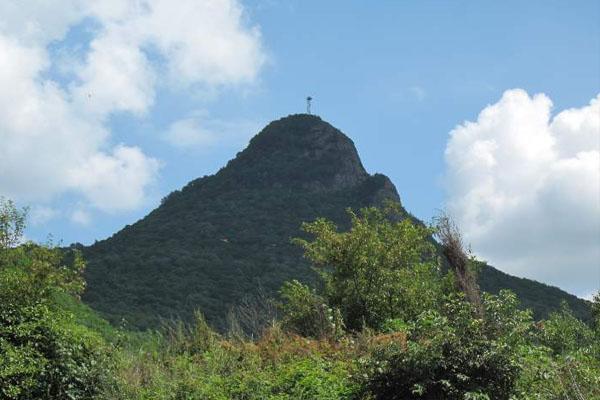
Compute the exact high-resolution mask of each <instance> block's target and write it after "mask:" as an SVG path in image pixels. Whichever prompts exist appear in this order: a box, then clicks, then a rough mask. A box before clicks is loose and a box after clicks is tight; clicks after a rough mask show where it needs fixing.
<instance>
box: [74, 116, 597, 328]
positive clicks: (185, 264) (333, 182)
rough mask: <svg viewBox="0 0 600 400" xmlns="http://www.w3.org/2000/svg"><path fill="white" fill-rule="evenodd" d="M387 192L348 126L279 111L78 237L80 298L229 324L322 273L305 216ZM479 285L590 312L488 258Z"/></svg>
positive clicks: (128, 310) (115, 317) (131, 321)
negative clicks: (179, 181) (98, 231)
mask: <svg viewBox="0 0 600 400" xmlns="http://www.w3.org/2000/svg"><path fill="white" fill-rule="evenodd" d="M384 199H391V200H394V201H397V202H398V201H399V200H400V199H399V197H398V194H397V193H396V189H395V188H394V186H393V184H392V183H391V182H390V181H389V179H388V178H387V177H385V176H383V175H377V174H376V175H372V176H369V175H368V174H367V172H366V171H365V170H364V168H363V167H362V165H361V162H360V159H359V157H358V154H357V152H356V149H355V148H354V145H353V143H352V141H351V140H350V139H349V138H348V137H346V136H345V135H344V134H343V133H341V132H340V131H338V130H337V129H335V128H333V127H332V126H331V125H329V124H327V123H326V122H324V121H321V120H320V119H319V118H318V117H316V116H310V115H295V116H290V117H287V118H283V119H281V120H279V121H275V122H272V123H271V124H269V125H268V126H267V127H266V128H265V129H264V130H263V131H262V132H261V133H260V134H258V135H257V136H255V137H254V138H253V139H252V140H251V142H250V145H249V146H248V148H247V149H245V150H244V151H242V152H241V153H239V154H238V155H237V156H236V158H235V159H233V160H231V161H230V162H229V163H228V165H227V166H226V167H225V168H223V169H221V170H220V171H219V172H218V173H217V174H215V175H212V176H207V177H203V178H200V179H197V180H194V181H192V182H190V183H189V184H188V185H186V186H185V187H184V188H183V189H182V190H181V191H175V192H173V193H171V194H170V195H169V196H167V197H166V198H165V199H164V201H163V202H162V204H161V206H160V207H158V208H157V209H156V210H154V211H152V212H151V213H150V214H149V215H148V216H146V217H145V218H143V219H142V220H140V221H138V222H136V223H135V224H133V225H131V226H127V227H125V228H124V229H123V230H121V231H120V232H118V233H117V234H115V235H114V236H113V237H111V238H109V239H107V240H104V241H100V242H98V243H96V244H94V245H92V246H90V247H83V246H77V247H78V248H80V249H81V250H82V251H83V253H84V256H85V258H86V260H88V267H87V268H86V272H85V274H86V280H87V281H88V288H87V290H86V292H85V293H84V295H83V299H84V301H85V302H86V303H88V304H90V305H91V306H92V307H93V308H95V309H96V310H98V311H100V312H101V313H102V314H103V315H104V316H105V317H107V318H108V319H109V320H110V321H111V322H113V323H115V324H122V323H123V320H125V323H126V324H127V325H128V326H131V327H136V328H142V329H143V328H148V327H152V328H156V327H158V326H160V323H161V320H163V319H171V318H183V319H185V320H188V321H190V320H191V319H192V318H193V313H194V310H195V309H196V308H200V309H202V311H203V313H204V314H205V316H206V318H207V320H208V321H209V322H210V323H211V324H213V325H215V326H217V327H218V328H219V329H220V330H224V329H225V328H226V326H227V322H226V315H227V313H228V311H229V309H230V308H231V307H234V306H236V305H237V304H239V303H241V302H243V301H244V300H245V298H246V297H247V296H253V295H256V294H257V292H258V289H257V288H261V290H263V291H264V292H265V293H267V294H268V295H270V296H276V295H277V291H278V290H279V288H280V287H281V285H282V284H283V283H284V282H285V281H289V280H292V279H297V280H298V281H300V282H302V283H304V284H311V285H312V284H313V283H314V282H315V280H316V278H317V276H316V274H315V273H314V272H313V270H312V269H311V267H310V263H309V262H307V260H304V259H302V252H301V251H300V249H299V248H298V247H297V246H295V245H293V244H291V243H290V239H291V238H294V237H298V236H301V235H302V233H301V231H300V225H301V223H302V222H305V221H314V220H315V219H316V218H318V217H324V218H327V219H328V220H330V221H332V222H333V223H335V224H336V225H338V226H339V227H340V228H342V229H344V228H347V227H348V226H349V225H350V218H349V217H348V215H347V214H346V213H345V212H344V210H345V209H346V208H348V207H350V208H352V209H355V210H356V209H359V208H361V207H365V206H370V205H379V204H381V203H382V201H383V200H384ZM402 213H403V214H404V215H405V216H408V214H407V213H406V212H405V211H402ZM413 220H414V219H413ZM305 237H306V236H305ZM423 273H425V271H423ZM480 285H481V287H482V289H483V290H486V291H488V292H490V293H495V294H497V293H498V292H499V290H501V289H511V290H512V291H514V292H515V293H516V294H517V295H518V296H519V298H520V299H521V300H522V302H523V305H524V306H525V307H528V308H532V309H533V310H534V315H535V317H536V318H538V319H539V318H545V317H546V316H548V314H549V313H550V312H551V311H553V310H557V309H559V307H560V302H561V300H566V301H567V302H568V303H569V306H570V307H571V308H572V309H573V312H574V313H575V314H576V315H577V316H578V317H580V318H584V319H587V318H589V311H588V307H587V306H586V304H585V303H584V302H583V301H581V300H579V299H577V298H576V297H575V296H572V295H569V294H567V293H565V292H563V291H561V290H560V289H558V288H552V287H548V286H546V285H543V284H541V283H537V282H533V281H531V280H527V279H519V278H515V277H512V276H509V275H506V274H504V273H502V272H500V271H498V270H496V269H494V268H491V267H488V266H484V267H483V269H482V272H481V274H480Z"/></svg>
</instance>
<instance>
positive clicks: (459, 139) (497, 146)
mask: <svg viewBox="0 0 600 400" xmlns="http://www.w3.org/2000/svg"><path fill="white" fill-rule="evenodd" d="M551 108H552V102H551V100H550V99H549V98H548V97H547V96H545V95H543V94H538V95H535V96H533V97H530V96H529V95H528V94H527V93H526V92H525V91H523V90H520V89H515V90H509V91H506V92H505V93H504V95H503V96H502V98H501V99H500V101H498V102H497V103H496V104H493V105H490V106H488V107H486V108H485V109H483V110H482V111H481V113H480V114H479V116H478V118H477V121H476V122H465V123H463V124H462V125H459V126H457V127H456V128H455V129H454V130H453V131H452V132H451V133H450V139H449V141H448V144H447V147H446V164H447V181H446V183H447V191H448V204H447V206H448V209H449V211H450V213H451V214H453V215H454V217H455V218H456V219H457V222H458V223H459V224H460V225H461V227H462V229H463V230H464V232H465V236H466V239H467V240H468V241H469V242H470V243H471V244H472V246H473V248H474V250H475V252H476V253H477V254H479V255H480V256H482V257H483V258H484V259H486V260H488V261H489V262H490V263H491V264H492V265H495V266H497V267H499V268H501V269H503V270H505V271H507V272H509V273H512V274H517V275H520V276H526V277H529V278H533V279H537V280H540V281H543V282H547V283H550V284H553V285H557V286H560V287H563V288H565V289H567V290H570V291H571V292H574V293H577V294H579V295H582V296H583V295H585V294H587V293H589V292H591V291H594V290H597V289H598V285H599V284H600V95H599V96H598V97H597V98H595V99H593V100H592V101H591V102H590V104H589V105H588V106H585V107H582V108H578V109H570V110H565V111H562V112H560V113H558V114H557V115H556V116H554V117H553V118H552V117H551Z"/></svg>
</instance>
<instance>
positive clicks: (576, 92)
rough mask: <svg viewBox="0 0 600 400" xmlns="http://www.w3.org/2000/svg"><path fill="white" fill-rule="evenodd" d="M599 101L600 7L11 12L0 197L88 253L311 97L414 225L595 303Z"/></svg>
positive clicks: (15, 6) (191, 1) (66, 4)
mask: <svg viewBox="0 0 600 400" xmlns="http://www.w3.org/2000/svg"><path fill="white" fill-rule="evenodd" d="M599 94H600V2H598V1H528V2H522V1H503V2H492V1H477V2H475V1H452V2H441V1H403V2H398V1H380V2H375V3H369V5H366V3H364V2H361V1H341V0H340V1H327V2H323V1H309V0H302V1H274V0H263V1H241V0H180V1H178V2H170V1H167V0H137V1H133V0H131V1H126V0H105V1H102V2H92V1H80V0H53V1H41V0H2V1H1V2H0V195H2V196H5V197H8V198H11V199H14V200H15V201H16V202H17V203H18V204H19V205H21V206H29V207H30V211H29V226H28V229H27V231H26V237H27V239H31V240H36V241H46V240H48V238H51V239H52V241H53V242H55V243H63V244H69V243H73V242H80V243H84V244H90V243H93V242H94V241H95V240H101V239H104V238H106V237H109V236H110V235H112V234H113V233H115V232H117V231H118V230H120V229H121V228H122V227H123V226H125V225H126V224H131V223H134V222H135V221H137V220H138V219H140V218H142V217H143V216H144V215H146V214H147V213H148V212H149V211H151V210H152V209H153V208H155V207H156V206H157V205H158V204H159V203H160V200H161V198H163V197H164V196H166V195H167V194H168V193H169V192H171V191H173V190H176V189H179V188H181V187H182V186H183V185H185V184H186V183H187V182H189V181H190V180H192V179H195V178H197V177H200V176H204V175H210V174H213V173H215V172H216V171H217V170H218V169H219V168H220V167H222V166H224V165H225V163H226V162H227V161H228V160H229V159H231V158H233V157H234V156H235V154H236V153H237V152H239V151H241V150H242V149H243V148H244V147H245V145H246V144H247V142H248V140H249V139H250V138H251V137H252V136H253V135H255V134H256V133H258V132H259V131H260V129H261V128H262V127H263V126H264V125H266V124H267V123H268V122H269V121H271V120H274V119H278V118H281V117H284V116H286V115H289V114H294V113H301V112H304V111H305V107H306V105H305V98H306V96H308V95H310V96H312V97H313V98H314V100H313V107H312V109H313V112H314V113H315V114H318V115H319V116H321V117H322V118H323V119H324V120H326V121H328V122H330V123H331V124H333V125H334V126H336V127H337V128H339V129H341V130H342V131H343V132H344V133H346V134H347V135H348V136H349V137H350V138H352V140H353V141H354V143H355V144H356V146H357V149H358V151H359V154H360V156H361V158H362V160H363V163H364V165H365V167H366V168H367V170H368V171H369V172H371V173H375V172H380V173H384V174H386V175H388V176H389V177H390V178H391V179H392V181H393V182H394V183H395V185H396V187H397V189H398V191H399V193H400V196H401V198H402V202H403V204H404V206H405V207H406V208H407V209H408V210H409V211H410V212H412V213H413V214H414V215H416V216H417V217H419V218H421V219H422V220H424V221H431V219H432V217H434V216H435V215H436V214H437V213H439V211H440V210H442V209H446V210H447V211H448V212H449V213H450V214H451V215H452V216H453V217H454V218H455V219H456V221H457V223H458V224H459V225H460V227H461V229H462V230H463V234H464V236H465V240H466V241H467V242H468V243H469V244H470V246H471V248H472V250H473V252H474V253H475V254H476V255H477V256H478V257H479V258H481V259H484V260H487V261H488V262H490V263H491V264H492V265H494V266H496V267H497V268H499V269H501V270H503V271H505V272H508V273H510V274H513V275H517V276H523V277H528V278H532V279H536V280H538V281H542V282H545V283H549V284H552V285H555V286H559V287H561V288H563V289H565V290H567V291H569V292H571V293H574V294H577V295H578V296H581V297H589V296H590V295H591V294H592V293H594V292H595V291H597V290H598V289H599V287H600V98H599V97H598V96H599Z"/></svg>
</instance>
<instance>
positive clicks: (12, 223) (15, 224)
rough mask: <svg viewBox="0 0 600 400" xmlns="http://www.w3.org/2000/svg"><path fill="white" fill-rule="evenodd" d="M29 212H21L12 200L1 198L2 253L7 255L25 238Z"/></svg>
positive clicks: (0, 245)
mask: <svg viewBox="0 0 600 400" xmlns="http://www.w3.org/2000/svg"><path fill="white" fill-rule="evenodd" d="M27 212H28V209H27V208H23V209H21V210H19V209H18V208H17V207H16V206H15V203H14V202H13V201H12V200H10V199H6V198H4V197H0V253H2V254H5V253H6V252H7V249H9V248H11V247H15V246H16V245H17V244H18V243H19V241H20V240H21V238H22V237H23V230H24V229H25V220H26V219H27Z"/></svg>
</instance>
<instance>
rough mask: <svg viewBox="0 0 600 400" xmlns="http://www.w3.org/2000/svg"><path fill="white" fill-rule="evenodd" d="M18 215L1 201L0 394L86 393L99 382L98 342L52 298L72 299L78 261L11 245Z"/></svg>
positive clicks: (16, 238) (102, 362)
mask: <svg viewBox="0 0 600 400" xmlns="http://www.w3.org/2000/svg"><path fill="white" fill-rule="evenodd" d="M25 215H26V212H25V210H23V211H18V210H17V209H16V208H15V207H14V204H13V203H12V202H11V201H6V200H2V201H1V204H0V219H1V220H2V221H1V224H0V238H1V240H2V242H1V246H2V249H1V250H2V258H1V259H0V398H3V399H84V398H85V399H89V398H94V397H95V396H97V395H99V393H100V391H101V390H102V385H103V383H104V382H106V381H107V375H106V374H107V364H108V357H107V352H106V350H105V344H104V342H103V340H102V338H101V337H100V336H99V335H97V334H96V333H94V332H91V331H90V330H88V329H87V328H85V327H84V326H81V325H79V324H77V323H76V322H75V320H74V317H73V315H72V314H70V313H68V312H66V311H64V310H63V309H62V308H61V307H60V306H59V305H58V301H59V300H61V299H66V300H67V301H73V302H75V301H77V299H76V297H77V296H79V294H80V293H81V292H82V290H83V288H84V281H83V278H82V276H81V272H82V270H83V266H84V263H83V260H82V259H81V257H80V255H79V254H78V253H77V252H73V253H69V254H64V253H63V252H62V251H61V250H60V249H58V248H55V247H52V246H46V245H37V244H34V243H32V242H28V243H26V244H23V245H20V246H17V244H18V243H19V242H20V241H21V234H22V232H23V229H24V227H25Z"/></svg>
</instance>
